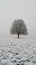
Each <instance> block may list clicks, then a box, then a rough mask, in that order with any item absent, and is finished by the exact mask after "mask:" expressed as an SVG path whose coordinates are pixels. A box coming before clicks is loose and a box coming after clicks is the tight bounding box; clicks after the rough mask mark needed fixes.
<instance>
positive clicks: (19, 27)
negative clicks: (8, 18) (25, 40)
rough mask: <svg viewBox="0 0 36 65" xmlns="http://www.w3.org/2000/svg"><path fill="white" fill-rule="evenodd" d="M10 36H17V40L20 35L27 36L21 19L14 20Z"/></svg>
mask: <svg viewBox="0 0 36 65" xmlns="http://www.w3.org/2000/svg"><path fill="white" fill-rule="evenodd" d="M10 34H18V38H19V35H20V34H24V35H27V28H26V25H25V23H24V21H23V20H22V19H18V20H14V22H13V24H12V26H11V29H10Z"/></svg>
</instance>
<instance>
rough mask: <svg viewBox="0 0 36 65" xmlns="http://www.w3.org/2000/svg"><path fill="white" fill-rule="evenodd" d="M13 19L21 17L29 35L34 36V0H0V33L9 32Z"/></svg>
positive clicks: (35, 1) (35, 35)
mask: <svg viewBox="0 0 36 65" xmlns="http://www.w3.org/2000/svg"><path fill="white" fill-rule="evenodd" d="M14 19H23V20H24V22H25V23H26V25H27V29H28V32H29V35H30V36H31V37H36V0H0V35H3V34H5V35H6V34H9V29H10V27H11V25H12V22H13V20H14Z"/></svg>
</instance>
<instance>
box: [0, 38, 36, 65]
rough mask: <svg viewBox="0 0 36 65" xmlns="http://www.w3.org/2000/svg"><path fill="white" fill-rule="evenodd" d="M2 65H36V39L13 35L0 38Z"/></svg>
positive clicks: (0, 60)
mask: <svg viewBox="0 0 36 65" xmlns="http://www.w3.org/2000/svg"><path fill="white" fill-rule="evenodd" d="M0 65H36V41H35V40H32V39H27V38H25V39H24V38H20V39H17V38H13V37H11V38H10V37H9V38H6V40H5V39H3V40H1V39H0Z"/></svg>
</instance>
